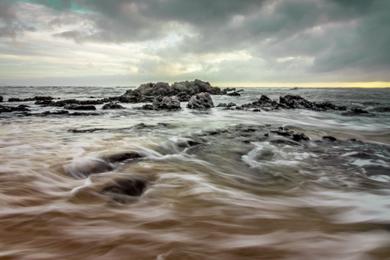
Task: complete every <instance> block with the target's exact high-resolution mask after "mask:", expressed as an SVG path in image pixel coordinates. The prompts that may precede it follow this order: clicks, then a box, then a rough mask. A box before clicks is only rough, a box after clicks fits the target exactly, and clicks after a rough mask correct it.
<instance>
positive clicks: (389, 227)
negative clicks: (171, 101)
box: [0, 87, 390, 260]
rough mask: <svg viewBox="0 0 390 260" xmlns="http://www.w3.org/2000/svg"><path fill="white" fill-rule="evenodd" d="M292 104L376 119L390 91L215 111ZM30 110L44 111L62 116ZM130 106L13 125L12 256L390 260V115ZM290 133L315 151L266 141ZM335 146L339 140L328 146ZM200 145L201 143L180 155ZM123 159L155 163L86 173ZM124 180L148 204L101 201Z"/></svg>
mask: <svg viewBox="0 0 390 260" xmlns="http://www.w3.org/2000/svg"><path fill="white" fill-rule="evenodd" d="M126 89H127V88H123V87H113V88H101V87H2V88H0V95H3V96H5V99H7V98H8V97H31V96H36V95H51V96H55V97H61V98H77V99H84V98H85V99H87V98H90V97H91V96H94V97H98V98H100V97H103V96H115V95H120V94H122V93H123V92H124V91H125V90H126ZM287 93H288V94H299V95H302V96H304V97H305V98H308V99H309V100H317V101H324V100H327V101H331V102H334V103H337V104H343V105H349V106H361V107H364V108H366V109H368V110H372V111H373V110H375V108H376V107H382V106H390V90H379V89H374V90H365V89H363V90H357V89H354V90H336V89H327V90H323V89H299V90H289V89H248V90H246V92H245V94H244V95H242V96H241V97H228V96H213V100H214V103H215V104H218V103H220V102H230V101H233V102H235V103H239V104H241V103H245V102H249V101H253V100H255V99H256V97H259V96H260V94H267V95H269V96H270V97H272V98H277V97H278V96H279V95H283V94H287ZM5 104H6V103H5ZM18 104H19V103H12V104H10V105H18ZM23 104H29V105H31V107H32V111H33V112H40V111H44V110H48V109H53V108H47V107H46V108H42V107H39V106H36V105H33V102H24V103H23ZM124 106H126V107H127V108H128V109H126V110H101V109H100V107H101V106H97V107H98V110H97V112H98V113H99V115H97V116H80V117H70V116H64V115H60V116H46V117H42V116H28V117H24V116H18V115H17V114H5V113H3V114H0V125H1V128H0V196H1V197H0V206H1V210H0V257H2V258H8V259H53V258H66V259H129V258H131V259H159V260H160V259H262V258H265V259H388V258H389V257H390V242H389V241H390V113H379V112H373V113H374V114H375V116H373V117H365V116H354V117H347V116H342V115H341V114H340V113H339V112H314V111H308V110H288V111H287V110H280V111H274V112H249V111H231V110H223V109H221V108H214V109H211V110H210V111H207V112H205V111H191V110H188V109H186V108H184V107H185V104H184V103H182V107H183V109H182V110H181V111H178V112H164V111H141V110H136V109H132V108H133V107H137V106H140V104H124ZM269 125H270V126H269ZM279 126H285V127H289V128H291V129H295V130H296V131H299V132H303V133H305V134H306V135H307V136H309V137H310V138H311V141H310V142H308V143H305V144H304V145H302V144H300V145H293V144H288V143H285V142H281V141H280V139H281V137H278V136H271V137H270V138H263V137H264V133H268V132H270V131H271V130H272V129H275V128H278V127H279ZM216 129H219V130H223V131H220V132H218V131H217V133H214V132H212V131H214V130H216ZM75 130H76V131H75ZM83 130H90V131H83ZM325 135H332V136H334V137H336V138H338V140H339V141H336V142H327V141H323V140H322V139H321V138H322V136H325ZM350 139H357V141H356V140H350ZM188 140H196V141H199V142H200V143H201V144H200V145H197V146H194V147H185V145H184V146H183V145H181V144H182V143H186V142H187V141H188ZM124 151H137V152H139V153H142V154H143V155H145V156H146V157H145V158H143V159H141V160H137V161H132V162H128V163H126V162H125V163H118V164H116V165H113V166H112V170H110V171H106V172H102V173H97V174H92V175H88V174H85V173H84V171H85V169H86V168H88V169H90V168H91V167H92V166H91V163H92V164H94V163H96V161H98V162H99V160H101V158H102V156H103V155H107V154H113V153H116V152H124ZM110 167H111V166H110ZM118 176H119V177H126V176H142V177H143V178H145V179H146V180H147V181H148V185H147V187H146V190H145V192H144V193H143V194H142V195H141V196H140V197H139V198H131V199H128V200H125V201H121V200H115V199H112V198H111V197H110V196H106V195H104V194H101V193H99V190H101V187H103V186H104V185H106V184H107V183H108V182H110V181H111V180H113V179H115V178H118Z"/></svg>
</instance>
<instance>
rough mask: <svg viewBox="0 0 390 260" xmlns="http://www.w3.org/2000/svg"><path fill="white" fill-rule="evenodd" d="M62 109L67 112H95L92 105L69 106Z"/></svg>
mask: <svg viewBox="0 0 390 260" xmlns="http://www.w3.org/2000/svg"><path fill="white" fill-rule="evenodd" d="M64 108H65V109H69V110H96V107H95V106H92V105H75V104H69V105H65V106H64Z"/></svg>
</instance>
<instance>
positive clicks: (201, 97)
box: [187, 92, 214, 109]
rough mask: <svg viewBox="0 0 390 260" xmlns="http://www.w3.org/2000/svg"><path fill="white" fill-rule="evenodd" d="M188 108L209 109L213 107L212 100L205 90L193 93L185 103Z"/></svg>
mask: <svg viewBox="0 0 390 260" xmlns="http://www.w3.org/2000/svg"><path fill="white" fill-rule="evenodd" d="M187 107H188V108H190V109H209V108H212V107H214V103H213V100H212V99H211V96H210V94H209V93H207V92H203V93H199V94H196V95H193V96H192V97H191V99H190V101H189V102H188V104H187Z"/></svg>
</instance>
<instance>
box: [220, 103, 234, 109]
mask: <svg viewBox="0 0 390 260" xmlns="http://www.w3.org/2000/svg"><path fill="white" fill-rule="evenodd" d="M235 106H237V104H236V103H233V102H229V103H227V104H226V103H219V104H218V105H217V107H227V108H231V107H235Z"/></svg>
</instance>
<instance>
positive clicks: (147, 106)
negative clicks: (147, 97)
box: [140, 104, 154, 110]
mask: <svg viewBox="0 0 390 260" xmlns="http://www.w3.org/2000/svg"><path fill="white" fill-rule="evenodd" d="M140 109H144V110H154V107H153V105H152V104H145V105H143V106H142V107H140Z"/></svg>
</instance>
